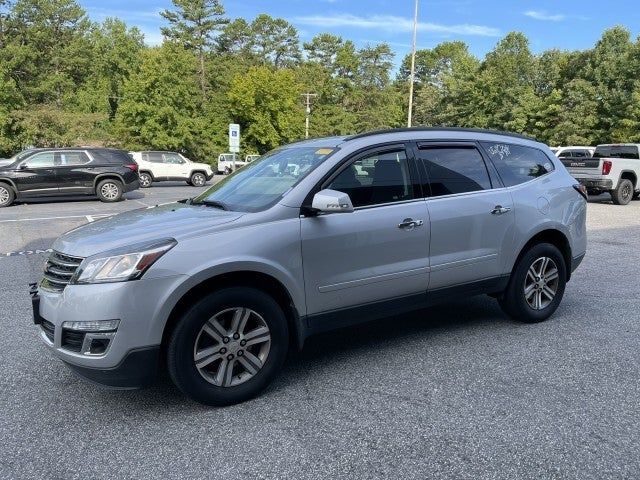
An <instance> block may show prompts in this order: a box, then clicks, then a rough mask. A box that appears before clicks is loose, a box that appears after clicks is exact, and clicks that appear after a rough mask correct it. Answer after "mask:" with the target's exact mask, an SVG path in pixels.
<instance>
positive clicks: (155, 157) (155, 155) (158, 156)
mask: <svg viewBox="0 0 640 480" xmlns="http://www.w3.org/2000/svg"><path fill="white" fill-rule="evenodd" d="M148 155H149V161H150V162H152V163H162V153H160V152H149V153H148Z"/></svg>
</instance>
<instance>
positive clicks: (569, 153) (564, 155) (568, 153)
mask: <svg viewBox="0 0 640 480" xmlns="http://www.w3.org/2000/svg"><path fill="white" fill-rule="evenodd" d="M573 153H574V152H573V150H563V151H562V152H560V155H558V158H567V157H573Z"/></svg>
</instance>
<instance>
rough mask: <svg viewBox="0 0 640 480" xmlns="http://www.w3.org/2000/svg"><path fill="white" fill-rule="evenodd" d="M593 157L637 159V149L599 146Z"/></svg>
mask: <svg viewBox="0 0 640 480" xmlns="http://www.w3.org/2000/svg"><path fill="white" fill-rule="evenodd" d="M593 156H594V157H600V158H602V157H609V158H630V159H636V160H637V159H638V147H636V146H635V145H599V146H597V147H596V151H595V153H594V154H593Z"/></svg>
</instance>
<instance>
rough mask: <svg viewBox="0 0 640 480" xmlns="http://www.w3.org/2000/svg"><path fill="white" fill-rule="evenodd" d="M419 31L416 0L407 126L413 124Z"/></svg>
mask: <svg viewBox="0 0 640 480" xmlns="http://www.w3.org/2000/svg"><path fill="white" fill-rule="evenodd" d="M417 33H418V0H416V6H415V11H414V13H413V42H412V45H411V74H410V75H409V113H408V114H407V127H410V126H411V121H412V117H413V82H414V80H415V77H416V36H417Z"/></svg>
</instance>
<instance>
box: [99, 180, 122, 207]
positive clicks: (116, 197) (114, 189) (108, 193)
mask: <svg viewBox="0 0 640 480" xmlns="http://www.w3.org/2000/svg"><path fill="white" fill-rule="evenodd" d="M96 195H98V198H99V199H100V201H101V202H109V203H110V202H118V201H120V199H121V198H122V182H120V181H119V180H112V179H110V178H109V179H107V180H102V181H101V182H99V183H98V186H97V187H96Z"/></svg>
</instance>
